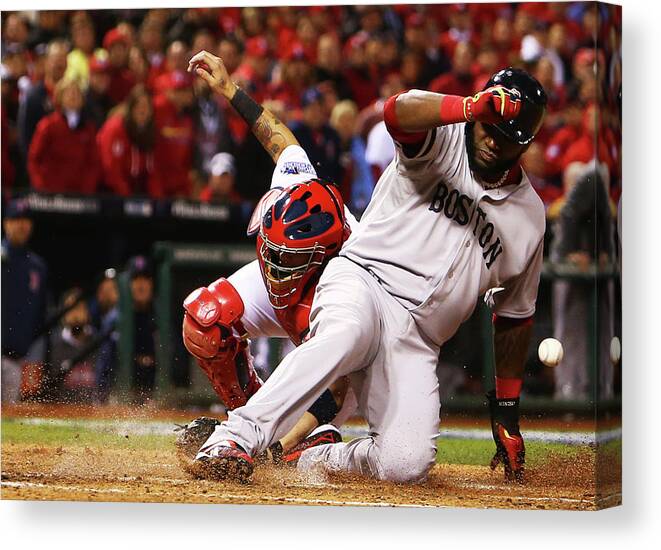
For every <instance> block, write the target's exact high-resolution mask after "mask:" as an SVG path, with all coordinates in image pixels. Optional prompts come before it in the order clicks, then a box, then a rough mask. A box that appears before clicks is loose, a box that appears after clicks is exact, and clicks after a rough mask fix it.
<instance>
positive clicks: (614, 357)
mask: <svg viewBox="0 0 661 550" xmlns="http://www.w3.org/2000/svg"><path fill="white" fill-rule="evenodd" d="M621 356H622V344H620V339H619V338H618V337H617V336H613V339H612V340H611V363H613V365H616V364H617V362H618V361H619V360H620V357H621Z"/></svg>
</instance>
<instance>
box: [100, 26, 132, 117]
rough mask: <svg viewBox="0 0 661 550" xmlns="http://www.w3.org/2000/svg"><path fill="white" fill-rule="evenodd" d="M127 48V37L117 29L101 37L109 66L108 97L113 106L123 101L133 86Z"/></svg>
mask: <svg viewBox="0 0 661 550" xmlns="http://www.w3.org/2000/svg"><path fill="white" fill-rule="evenodd" d="M129 46H130V41H129V37H128V36H127V35H126V34H124V33H123V32H122V31H121V30H120V29H119V28H117V27H115V28H114V29H111V30H109V31H108V32H107V33H106V35H105V36H104V37H103V47H104V48H105V49H106V50H107V51H108V62H109V64H110V87H109V88H108V95H109V96H110V98H111V99H112V101H113V103H115V104H117V103H121V102H122V101H124V99H125V98H126V96H127V95H128V94H129V92H130V91H131V88H133V86H134V84H135V78H134V77H133V75H132V74H131V71H130V70H129V68H128V61H129Z"/></svg>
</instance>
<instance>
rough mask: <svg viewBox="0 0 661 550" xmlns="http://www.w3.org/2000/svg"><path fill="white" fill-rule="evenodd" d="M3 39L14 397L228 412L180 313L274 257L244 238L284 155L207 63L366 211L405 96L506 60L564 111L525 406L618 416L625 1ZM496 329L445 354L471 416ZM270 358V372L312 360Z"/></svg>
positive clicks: (9, 358)
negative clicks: (203, 54) (194, 293)
mask: <svg viewBox="0 0 661 550" xmlns="http://www.w3.org/2000/svg"><path fill="white" fill-rule="evenodd" d="M1 48H2V64H1V65H0V76H1V79H2V111H1V115H2V133H1V138H2V170H1V172H2V211H3V217H2V226H3V240H2V398H3V402H5V403H7V402H17V401H21V400H22V401H30V400H38V401H50V402H62V401H64V402H86V403H107V402H110V403H114V402H117V401H126V400H130V401H134V402H142V403H144V402H149V401H151V400H154V399H157V400H163V401H166V402H167V403H169V404H173V405H191V404H195V405H208V404H211V403H213V402H215V401H216V399H215V397H214V395H213V392H212V391H211V389H210V387H208V383H207V382H206V379H205V378H204V376H203V374H202V373H201V372H198V369H197V367H195V365H194V363H193V362H192V361H191V359H190V357H189V356H188V354H187V353H186V350H185V349H184V347H183V344H182V342H181V337H180V327H181V315H182V313H181V303H182V301H183V299H184V297H185V296H186V295H187V294H188V293H189V292H190V291H191V290H193V289H194V288H196V287H198V286H201V285H207V284H209V283H210V282H211V281H213V280H215V279H216V278H218V277H221V276H227V275H229V274H230V273H232V272H233V271H234V270H235V269H237V268H238V267H240V266H242V265H243V264H245V263H246V262H248V261H251V260H252V259H254V258H255V250H254V243H253V242H252V241H251V240H250V239H248V238H247V237H246V236H245V228H246V226H247V221H248V218H249V217H250V214H251V213H252V209H253V207H254V205H255V203H256V201H257V200H258V199H259V198H260V196H261V195H262V194H263V193H264V192H265V191H266V190H267V189H268V186H269V183H270V179H271V173H272V170H273V165H272V162H271V160H270V158H269V156H268V155H267V154H266V153H264V152H263V151H262V149H261V146H260V145H259V143H258V142H257V141H256V140H255V139H254V138H253V137H252V135H251V134H250V132H249V130H248V128H247V127H246V125H245V124H244V123H243V121H242V120H241V119H240V118H239V117H238V116H237V115H236V114H235V113H234V112H233V111H232V110H231V108H229V106H228V105H227V103H226V102H224V101H223V100H219V99H217V98H216V97H213V96H211V95H210V94H209V91H208V90H207V89H206V87H205V85H202V83H201V82H196V81H194V80H193V79H192V78H191V77H190V75H189V74H188V73H186V72H185V71H186V68H187V64H188V59H189V58H190V56H191V55H192V54H194V53H195V52H197V51H199V50H202V49H205V50H208V51H210V52H212V53H214V54H216V55H219V56H221V57H222V58H223V60H224V61H225V64H226V65H227V67H228V69H229V70H230V72H231V73H232V74H233V78H234V79H235V80H236V81H237V82H238V83H239V84H240V85H241V86H242V87H243V88H244V89H246V90H247V91H248V92H249V93H250V94H251V95H252V96H253V97H254V98H255V99H256V100H257V101H260V102H267V103H268V106H269V108H270V109H271V110H273V111H274V112H275V113H276V114H277V115H278V116H279V117H280V118H281V119H283V120H284V121H285V122H286V123H287V124H288V125H289V126H290V128H292V130H293V131H294V133H295V135H296V136H297V138H298V139H299V141H300V142H301V144H302V145H303V147H304V148H305V149H306V151H307V152H308V154H309V156H310V158H311V160H312V161H313V162H314V163H315V164H316V166H317V171H318V173H319V174H320V175H321V176H324V177H327V178H330V179H332V180H334V181H335V182H336V183H337V184H338V185H339V186H340V189H341V192H342V194H343V196H344V198H345V201H346V202H347V204H348V206H349V208H350V209H351V210H352V211H353V212H354V213H355V214H356V215H357V216H358V217H359V216H360V214H361V212H362V211H363V210H364V209H365V206H366V205H367V203H368V202H369V199H370V196H371V193H372V190H373V188H374V185H375V182H376V181H377V180H378V177H379V175H380V174H381V172H382V171H383V170H384V168H385V167H386V166H387V165H388V163H389V162H390V161H391V160H392V158H393V155H394V147H393V144H392V141H391V139H390V137H389V135H388V133H387V131H386V130H385V125H384V123H383V116H382V106H383V101H384V100H385V99H386V98H388V97H389V96H390V95H392V94H394V93H397V92H400V91H402V90H405V89H409V88H423V89H429V90H432V91H436V92H441V93H448V94H457V95H471V94H473V93H475V92H476V91H478V90H480V89H481V88H482V87H483V86H484V84H485V83H486V81H487V80H488V79H489V77H490V76H491V74H492V73H494V72H496V71H497V70H499V69H500V68H503V67H505V66H517V67H522V68H525V69H526V70H528V71H529V72H531V73H532V74H533V75H534V76H535V77H536V78H537V79H538V80H539V81H540V82H541V83H542V84H543V86H544V87H545V89H546V91H547V94H548V96H549V105H548V113H547V116H546V119H545V123H544V127H543V129H542V131H541V132H540V134H539V135H538V137H537V139H536V140H535V142H534V143H533V144H532V145H531V147H530V148H529V150H528V151H527V153H526V154H525V156H524V158H523V166H524V168H525V170H526V172H527V174H528V176H529V177H530V180H531V181H532V184H533V186H534V187H535V189H536V190H537V192H538V194H539V196H540V197H541V198H542V200H543V202H544V204H545V206H546V212H547V234H546V246H545V255H546V261H545V266H544V272H543V276H542V282H541V286H540V295H539V300H538V313H537V315H536V321H535V337H534V341H533V345H532V346H531V348H530V356H529V361H528V368H527V374H526V379H525V382H524V394H525V395H526V396H527V399H525V400H523V401H522V403H523V404H524V406H526V407H530V408H531V409H534V410H535V411H544V410H549V411H555V410H562V411H574V412H583V413H586V414H588V413H589V412H590V411H593V410H594V407H595V405H596V404H598V405H600V406H602V407H606V408H608V407H610V406H616V404H617V400H618V398H619V395H620V380H621V372H620V369H621V353H620V348H619V337H620V334H621V326H620V312H621V299H620V296H621V292H620V279H619V273H620V246H619V243H620V239H619V231H618V226H619V224H618V220H619V216H618V212H619V209H618V205H619V204H620V195H621V183H622V182H621V155H620V152H621V74H622V58H621V8H620V7H618V6H605V5H597V4H595V3H583V2H573V3H571V2H570V3H555V2H553V3H533V2H529V3H528V2H524V3H516V4H513V3H492V4H453V5H424V6H416V5H392V6H373V5H372V6H322V7H295V8H294V7H270V8H252V7H244V8H197V9H148V10H129V9H127V10H87V11H85V10H78V11H39V12H37V11H16V12H3V13H2V44H1ZM490 331H491V320H490V313H489V310H488V309H487V308H486V307H485V306H484V305H482V304H478V307H477V308H476V310H475V313H474V315H473V316H472V318H471V319H470V320H469V321H468V322H467V323H466V324H465V325H464V326H463V327H462V328H461V329H460V331H459V333H458V334H457V335H456V337H455V338H453V339H452V341H450V342H449V343H448V344H447V345H446V346H445V347H444V349H443V350H442V352H441V356H440V358H439V368H438V373H439V379H440V387H441V392H442V396H443V402H444V406H445V407H448V408H449V410H470V409H471V408H479V407H481V406H482V402H483V394H484V391H485V389H488V388H490V387H491V386H492V384H493V374H492V372H493V371H492V361H493V357H492V351H491V344H490V342H491V337H490ZM551 336H554V337H556V338H558V339H559V340H561V341H562V342H563V344H564V349H565V359H564V360H563V362H562V363H561V365H559V366H558V367H556V368H555V369H550V368H546V367H544V366H543V365H542V364H541V363H540V362H539V360H538V358H537V351H536V350H537V345H538V344H539V342H540V341H541V340H542V339H544V338H547V337H551ZM252 346H253V354H254V355H255V360H256V364H257V367H258V369H259V370H260V372H261V374H262V375H263V376H264V377H267V376H268V373H269V372H270V371H271V369H272V368H273V367H274V366H275V365H277V363H278V361H279V358H280V357H281V356H282V354H283V353H286V352H287V350H288V349H290V348H289V344H288V343H287V342H284V341H282V340H257V341H254V342H252ZM526 403H527V404H526ZM613 404H615V405H613ZM446 410H448V409H446Z"/></svg>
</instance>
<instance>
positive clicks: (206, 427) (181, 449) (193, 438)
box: [174, 416, 220, 476]
mask: <svg viewBox="0 0 661 550" xmlns="http://www.w3.org/2000/svg"><path fill="white" fill-rule="evenodd" d="M219 424H220V420H216V419H215V418H209V417H207V416H201V417H199V418H196V419H195V420H192V421H191V422H189V423H188V424H184V425H183V426H177V428H176V429H175V431H176V432H177V439H176V441H175V442H174V446H175V448H176V449H177V458H178V459H179V463H180V464H181V467H182V468H183V470H184V471H185V472H188V473H189V474H192V475H195V476H197V471H196V468H194V467H193V460H195V455H197V452H198V451H199V450H200V447H201V446H202V444H203V443H204V442H205V441H206V440H207V439H209V436H210V435H211V434H212V433H213V431H214V430H215V429H216V426H218V425H219Z"/></svg>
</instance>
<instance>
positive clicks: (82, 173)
mask: <svg viewBox="0 0 661 550" xmlns="http://www.w3.org/2000/svg"><path fill="white" fill-rule="evenodd" d="M55 105H56V111H55V112H53V113H51V114H50V115H48V116H46V117H44V118H43V119H42V120H41V121H40V122H39V124H38V125H37V130H36V131H35V133H34V138H33V139H32V144H31V145H30V153H29V155H28V173H29V175H30V180H31V183H32V187H34V188H35V189H37V190H39V191H47V192H52V193H85V194H89V193H94V192H95V191H96V187H97V183H98V179H99V175H100V162H99V157H98V154H97V149H96V139H95V134H96V128H95V127H94V124H93V123H92V122H91V121H89V120H86V118H85V116H84V112H83V93H82V91H81V89H80V85H79V84H78V82H77V81H75V80H69V79H66V78H63V79H62V80H61V81H60V82H59V83H58V85H57V86H56V88H55Z"/></svg>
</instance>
